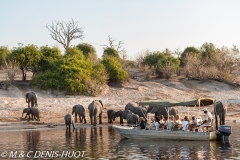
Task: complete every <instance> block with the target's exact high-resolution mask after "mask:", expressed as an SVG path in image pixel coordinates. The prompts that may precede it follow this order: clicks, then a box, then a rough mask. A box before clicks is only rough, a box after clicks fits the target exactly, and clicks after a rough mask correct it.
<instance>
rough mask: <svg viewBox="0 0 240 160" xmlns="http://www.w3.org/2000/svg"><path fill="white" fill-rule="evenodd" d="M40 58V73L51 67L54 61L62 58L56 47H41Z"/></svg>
mask: <svg viewBox="0 0 240 160" xmlns="http://www.w3.org/2000/svg"><path fill="white" fill-rule="evenodd" d="M40 52H41V53H42V58H41V60H40V62H39V66H40V71H41V72H45V71H46V70H48V68H50V67H51V63H52V62H53V61H54V60H57V59H60V58H62V55H61V51H60V50H59V49H58V48H57V47H52V48H51V47H49V46H42V47H40Z"/></svg>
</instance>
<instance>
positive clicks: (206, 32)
mask: <svg viewBox="0 0 240 160" xmlns="http://www.w3.org/2000/svg"><path fill="white" fill-rule="evenodd" d="M0 4H1V9H0V24H1V27H0V45H1V46H8V47H9V48H10V49H11V48H12V47H17V46H18V43H19V42H20V43H23V44H24V45H28V44H35V45H37V46H39V47H40V46H43V45H49V46H56V45H58V46H59V47H60V46H61V45H60V44H58V43H57V42H56V41H54V40H53V39H52V38H51V36H50V32H49V31H48V29H47V28H46V27H44V26H46V24H47V23H49V24H50V23H51V22H52V21H54V20H56V21H59V20H60V21H61V20H63V21H65V22H67V21H70V20H71V18H72V19H73V20H74V21H77V22H78V25H79V27H83V28H84V36H85V37H84V39H83V41H81V40H75V41H73V42H72V45H76V44H79V43H82V42H87V43H90V44H91V45H93V46H94V47H95V49H96V51H97V54H98V56H99V57H100V56H101V55H102V52H103V47H102V46H101V45H104V44H108V36H109V35H110V36H111V37H112V38H113V39H115V40H116V43H117V42H118V41H122V42H123V43H124V44H123V47H124V48H125V50H126V51H127V54H128V56H129V57H130V58H132V57H134V56H136V55H137V53H140V52H142V51H144V50H146V49H149V50H150V51H162V50H164V49H165V48H168V49H170V50H171V51H174V50H175V49H176V48H179V49H180V50H181V51H183V50H184V49H185V48H186V47H188V46H195V47H200V46H201V45H202V44H203V43H204V42H211V43H213V44H215V45H216V46H217V47H222V46H228V47H232V45H236V46H237V47H240V44H239V43H240V8H239V7H240V1H239V0H224V1H223V0H198V1H194V0H171V1H169V0H165V1H161V0H148V1H147V0H118V1H117V0H84V1H83V0H19V1H16V0H0Z"/></svg>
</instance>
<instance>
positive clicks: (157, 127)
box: [155, 118, 160, 130]
mask: <svg viewBox="0 0 240 160" xmlns="http://www.w3.org/2000/svg"><path fill="white" fill-rule="evenodd" d="M159 125H160V124H159V120H158V118H155V128H156V130H159Z"/></svg>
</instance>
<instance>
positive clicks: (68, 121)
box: [64, 114, 75, 130]
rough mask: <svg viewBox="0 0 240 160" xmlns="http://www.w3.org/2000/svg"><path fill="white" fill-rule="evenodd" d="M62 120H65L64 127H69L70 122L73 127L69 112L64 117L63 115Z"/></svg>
mask: <svg viewBox="0 0 240 160" xmlns="http://www.w3.org/2000/svg"><path fill="white" fill-rule="evenodd" d="M64 120H65V125H66V129H69V130H70V129H71V124H72V126H73V129H75V127H74V123H73V120H72V116H71V115H70V114H66V115H65V117H64Z"/></svg>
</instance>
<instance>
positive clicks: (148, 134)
mask: <svg viewBox="0 0 240 160" xmlns="http://www.w3.org/2000/svg"><path fill="white" fill-rule="evenodd" d="M112 127H113V128H114V129H115V130H116V131H117V132H118V133H119V134H120V135H121V136H123V137H125V138H129V139H152V140H187V141H191V140H194V141H213V140H216V139H217V134H216V132H214V131H213V132H192V131H182V130H179V131H170V130H145V129H139V128H137V127H130V126H119V125H113V126H112Z"/></svg>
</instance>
